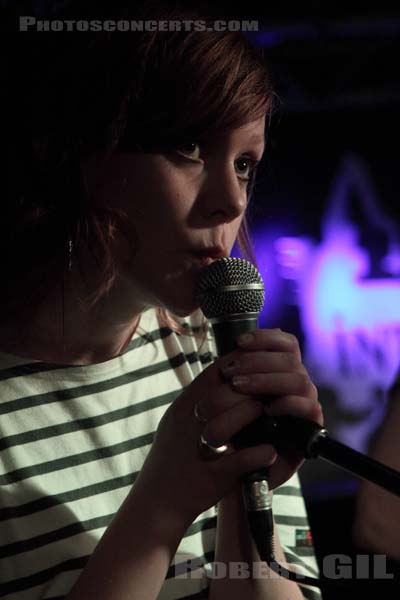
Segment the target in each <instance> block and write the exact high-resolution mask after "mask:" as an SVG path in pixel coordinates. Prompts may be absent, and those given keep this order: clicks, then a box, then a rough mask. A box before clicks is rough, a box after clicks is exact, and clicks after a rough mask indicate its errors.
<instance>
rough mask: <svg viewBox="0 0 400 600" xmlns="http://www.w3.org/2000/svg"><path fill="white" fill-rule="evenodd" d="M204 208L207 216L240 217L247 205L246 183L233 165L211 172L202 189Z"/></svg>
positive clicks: (222, 220)
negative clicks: (239, 176) (240, 178)
mask: <svg viewBox="0 0 400 600" xmlns="http://www.w3.org/2000/svg"><path fill="white" fill-rule="evenodd" d="M202 194H203V204H202V210H203V212H204V216H205V217H206V218H208V219H209V218H210V217H213V216H215V217H219V219H218V220H220V221H221V222H224V221H228V222H229V221H233V220H234V219H237V218H238V217H240V216H241V215H242V214H243V213H244V211H245V210H246V206H247V193H246V186H245V183H243V182H241V181H240V180H239V179H238V176H237V174H236V173H235V172H234V169H233V167H232V168H231V169H230V168H229V169H224V170H221V169H220V170H218V171H217V170H215V171H214V172H213V173H211V172H210V173H209V175H208V177H207V181H206V182H205V184H204V188H203V190H202Z"/></svg>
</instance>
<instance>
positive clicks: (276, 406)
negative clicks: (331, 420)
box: [264, 396, 324, 425]
mask: <svg viewBox="0 0 400 600" xmlns="http://www.w3.org/2000/svg"><path fill="white" fill-rule="evenodd" d="M264 410H265V412H266V413H267V414H268V415H270V416H271V417H280V416H284V415H292V416H294V417H301V418H302V419H309V420H310V421H315V422H317V423H319V425H322V424H323V420H324V419H323V414H322V407H321V405H320V403H319V402H318V400H317V399H316V398H314V399H310V398H303V397H301V396H281V397H280V398H276V399H272V400H270V401H269V402H268V404H267V405H266V406H265V407H264Z"/></svg>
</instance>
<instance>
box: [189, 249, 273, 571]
mask: <svg viewBox="0 0 400 600" xmlns="http://www.w3.org/2000/svg"><path fill="white" fill-rule="evenodd" d="M195 295H196V300H197V302H198V303H199V304H200V307H201V309H202V311H203V313H204V315H205V316H206V317H207V318H208V320H209V321H210V322H211V324H212V327H213V332H214V337H215V343H216V347H217V354H218V356H223V355H225V354H228V353H229V352H232V351H233V350H235V349H236V348H237V344H236V340H237V338H238V336H239V335H240V334H242V333H245V332H248V331H252V330H254V329H257V325H258V316H259V313H260V312H261V309H262V307H263V305H264V299H265V290H264V283H263V280H262V278H261V275H260V273H259V272H258V270H257V269H256V268H255V267H254V265H252V264H251V263H249V262H248V261H246V260H244V259H240V258H233V257H231V258H222V259H219V260H216V261H215V262H214V263H212V264H211V265H209V266H207V267H205V268H204V269H202V271H201V273H200V276H199V279H198V282H197V287H196V292H195ZM251 425H252V424H251ZM256 428H257V425H256ZM258 429H261V430H262V429H264V428H263V427H262V424H261V428H260V422H259V423H258ZM259 433H261V431H259ZM258 437H259V435H257V432H256V431H255V430H254V426H253V427H249V426H248V427H246V428H244V429H243V430H242V431H240V432H239V433H237V434H236V435H235V436H233V438H232V440H231V442H232V444H233V446H234V448H236V449H239V448H244V447H248V446H251V445H256V443H255V438H258ZM264 437H265V429H264ZM253 438H254V439H253ZM262 441H264V442H265V439H264V440H262ZM242 481H243V485H242V492H243V498H244V504H245V509H246V513H247V519H248V523H249V527H250V531H251V534H252V536H253V539H254V541H255V543H256V546H257V549H258V550H259V553H260V556H261V557H262V560H265V559H266V557H267V558H268V560H271V561H273V560H274V551H273V515H272V497H271V496H272V494H271V493H270V490H269V485H268V468H267V467H266V468H263V469H259V470H257V471H255V472H254V473H251V474H248V475H245V476H244V477H243V478H242Z"/></svg>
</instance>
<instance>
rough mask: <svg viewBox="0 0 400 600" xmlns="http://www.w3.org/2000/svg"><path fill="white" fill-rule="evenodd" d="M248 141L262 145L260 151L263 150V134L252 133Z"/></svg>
mask: <svg viewBox="0 0 400 600" xmlns="http://www.w3.org/2000/svg"><path fill="white" fill-rule="evenodd" d="M249 143H250V144H257V145H260V146H262V152H263V153H264V150H265V138H264V136H259V135H253V136H252V137H250V138H249Z"/></svg>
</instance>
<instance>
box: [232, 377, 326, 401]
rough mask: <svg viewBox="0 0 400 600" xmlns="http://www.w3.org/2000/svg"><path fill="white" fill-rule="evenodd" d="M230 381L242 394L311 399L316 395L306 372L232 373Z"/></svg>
mask: <svg viewBox="0 0 400 600" xmlns="http://www.w3.org/2000/svg"><path fill="white" fill-rule="evenodd" d="M231 383H232V385H233V386H234V388H235V389H236V390H237V391H240V392H242V393H243V394H259V395H261V394H265V395H266V396H268V395H276V396H288V395H295V396H303V397H307V398H311V399H313V398H315V397H316V395H317V391H316V388H315V385H314V384H313V383H312V381H311V379H310V378H309V376H308V375H307V373H306V372H304V373H249V374H247V375H234V376H233V377H232V379H231Z"/></svg>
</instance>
